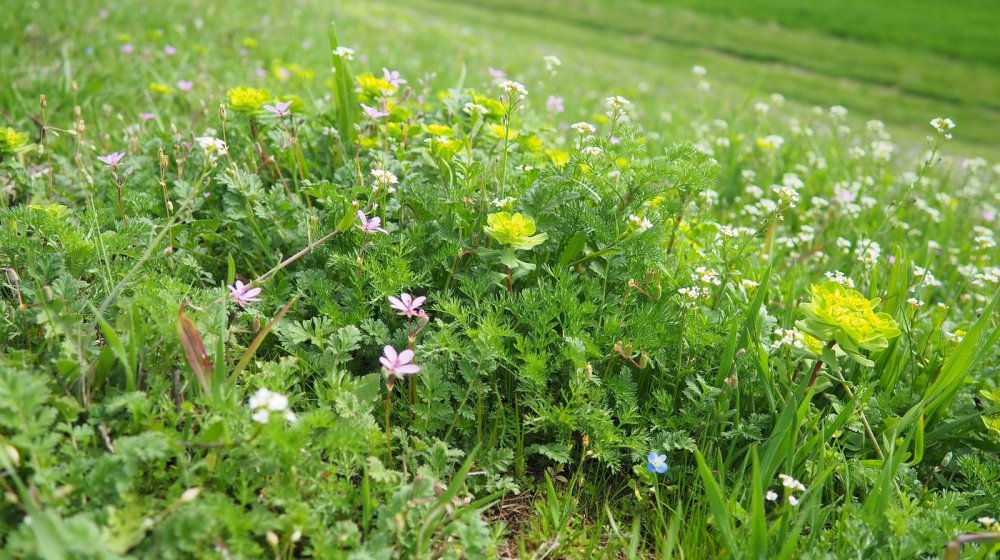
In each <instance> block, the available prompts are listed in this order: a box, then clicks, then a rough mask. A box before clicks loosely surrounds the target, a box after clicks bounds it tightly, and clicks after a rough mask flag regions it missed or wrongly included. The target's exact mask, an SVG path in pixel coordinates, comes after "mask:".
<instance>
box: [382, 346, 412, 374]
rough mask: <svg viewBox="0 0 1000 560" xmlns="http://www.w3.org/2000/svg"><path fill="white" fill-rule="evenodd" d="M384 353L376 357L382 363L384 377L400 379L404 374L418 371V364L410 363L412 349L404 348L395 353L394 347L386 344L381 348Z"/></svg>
mask: <svg viewBox="0 0 1000 560" xmlns="http://www.w3.org/2000/svg"><path fill="white" fill-rule="evenodd" d="M382 352H383V353H384V355H383V356H382V357H381V358H379V359H378V361H379V363H381V364H382V372H383V373H384V374H385V376H386V377H389V378H394V379H402V378H403V376H404V375H413V374H414V373H417V372H418V371H420V366H418V365H417V364H414V363H412V362H413V357H414V355H415V354H414V353H413V350H410V349H406V350H403V351H402V352H399V353H397V352H396V349H395V348H393V347H392V346H389V345H388V344H386V345H385V348H383V349H382Z"/></svg>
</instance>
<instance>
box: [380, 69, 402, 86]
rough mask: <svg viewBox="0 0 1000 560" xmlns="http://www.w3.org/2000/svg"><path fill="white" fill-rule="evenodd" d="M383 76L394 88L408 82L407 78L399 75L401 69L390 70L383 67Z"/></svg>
mask: <svg viewBox="0 0 1000 560" xmlns="http://www.w3.org/2000/svg"><path fill="white" fill-rule="evenodd" d="M382 78H383V79H385V81H387V82H389V83H390V84H391V85H392V87H394V88H399V86H401V85H403V84H405V83H406V80H404V79H403V78H400V77H399V71H397V70H389V69H388V68H385V67H382Z"/></svg>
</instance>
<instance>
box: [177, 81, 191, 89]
mask: <svg viewBox="0 0 1000 560" xmlns="http://www.w3.org/2000/svg"><path fill="white" fill-rule="evenodd" d="M193 87H194V82H192V81H190V80H178V81H177V89H179V90H181V91H191V88H193Z"/></svg>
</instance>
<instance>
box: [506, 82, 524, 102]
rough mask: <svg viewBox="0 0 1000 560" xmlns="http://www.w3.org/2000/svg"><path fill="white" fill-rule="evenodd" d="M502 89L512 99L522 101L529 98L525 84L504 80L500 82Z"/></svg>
mask: <svg viewBox="0 0 1000 560" xmlns="http://www.w3.org/2000/svg"><path fill="white" fill-rule="evenodd" d="M500 89H502V90H503V91H504V93H506V94H507V95H508V96H509V97H510V98H511V99H521V98H523V97H527V96H528V89H527V88H525V87H524V85H523V84H521V83H519V82H515V81H513V80H504V81H502V82H500Z"/></svg>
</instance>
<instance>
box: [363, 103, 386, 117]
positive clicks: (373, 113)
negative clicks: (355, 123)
mask: <svg viewBox="0 0 1000 560" xmlns="http://www.w3.org/2000/svg"><path fill="white" fill-rule="evenodd" d="M361 110H362V111H364V112H365V116H366V117H368V118H369V119H371V120H373V121H374V120H377V119H381V118H382V117H388V116H389V112H388V111H381V110H379V109H376V108H375V107H369V106H368V105H365V104H364V103H362V104H361Z"/></svg>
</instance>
